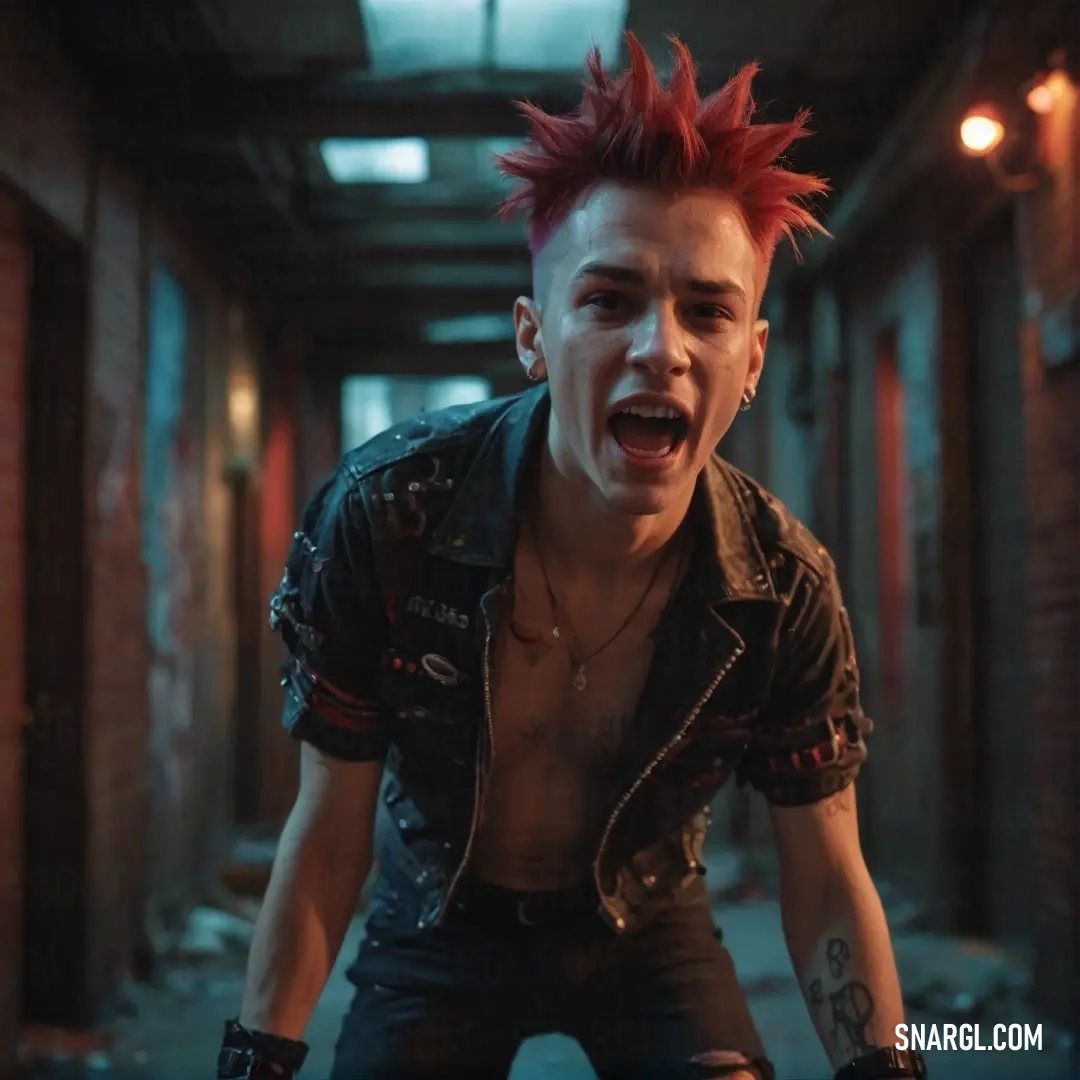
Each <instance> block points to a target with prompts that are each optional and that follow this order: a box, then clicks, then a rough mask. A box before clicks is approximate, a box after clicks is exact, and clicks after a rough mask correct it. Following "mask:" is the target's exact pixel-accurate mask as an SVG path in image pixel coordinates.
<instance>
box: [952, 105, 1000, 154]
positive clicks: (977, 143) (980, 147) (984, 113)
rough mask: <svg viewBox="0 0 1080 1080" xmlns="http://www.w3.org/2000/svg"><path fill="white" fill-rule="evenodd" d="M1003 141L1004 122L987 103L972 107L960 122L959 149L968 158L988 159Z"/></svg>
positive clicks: (996, 111)
mask: <svg viewBox="0 0 1080 1080" xmlns="http://www.w3.org/2000/svg"><path fill="white" fill-rule="evenodd" d="M1004 141H1005V121H1004V120H1003V119H1002V117H1001V113H1000V112H999V111H998V109H997V108H995V107H994V106H993V105H991V104H990V103H989V102H981V103H980V104H978V105H973V106H972V107H971V108H970V109H968V111H967V112H966V113H965V114H964V118H963V120H961V121H960V148H961V149H962V150H963V151H964V153H965V154H967V155H968V156H969V157H988V156H989V155H991V154H993V153H994V152H995V151H996V150H997V149H998V147H999V146H1001V144H1002V143H1003V142H1004Z"/></svg>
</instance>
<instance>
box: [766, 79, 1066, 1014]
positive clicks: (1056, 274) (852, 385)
mask: <svg viewBox="0 0 1080 1080" xmlns="http://www.w3.org/2000/svg"><path fill="white" fill-rule="evenodd" d="M1062 100H1063V101H1064V102H1065V103H1064V104H1062V105H1060V106H1059V109H1058V111H1057V112H1056V113H1055V114H1053V115H1052V116H1051V117H1050V118H1049V119H1047V120H1046V121H1044V125H1045V128H1046V130H1043V131H1041V132H1040V133H1039V145H1040V147H1041V150H1042V153H1043V154H1044V157H1045V159H1046V160H1047V162H1048V164H1049V165H1050V166H1051V171H1052V172H1053V175H1054V182H1053V183H1052V184H1050V185H1048V186H1046V187H1044V188H1042V189H1041V190H1040V191H1039V192H1037V193H1035V194H1034V195H1032V196H1027V197H1021V198H1020V199H1018V200H1017V202H1018V205H1019V207H1020V210H1021V213H1020V214H1019V215H1018V222H1019V225H1018V233H1017V246H1018V250H1019V251H1020V252H1022V253H1025V255H1026V258H1025V260H1024V262H1023V306H1024V310H1025V311H1026V312H1027V313H1028V321H1027V322H1026V323H1025V324H1024V325H1023V327H1022V331H1021V334H1020V341H1019V342H1018V343H1017V354H1018V362H1019V363H1020V364H1021V367H1022V376H1023V387H1024V389H1023V401H1022V402H1019V403H1017V404H1018V405H1019V406H1020V407H1021V408H1022V409H1023V411H1024V413H1025V428H1026V439H1027V447H1026V452H1023V451H1022V452H1021V454H1022V456H1021V458H1020V460H1019V461H1018V463H1017V464H1018V467H1019V468H1020V469H1021V470H1023V471H1024V473H1025V480H1026V483H1025V487H1026V496H1027V511H1028V518H1029V520H1028V538H1027V561H1028V564H1029V566H1030V587H1029V589H1028V591H1027V593H1026V595H1025V594H1024V591H1023V590H1018V595H1017V598H1016V599H1017V617H1018V618H1020V619H1026V620H1027V625H1028V645H1027V654H1028V655H1027V657H1026V658H1025V657H1021V658H1018V659H1017V663H1018V664H1024V663H1025V661H1026V663H1027V667H1028V685H1029V686H1030V688H1031V689H1030V704H1029V708H1028V709H1027V711H1026V715H1023V716H1017V717H1016V733H1017V735H1018V736H1019V737H1022V738H1024V739H1026V740H1027V742H1028V745H1029V746H1030V749H1031V782H1030V787H1031V790H1032V793H1033V801H1034V812H1033V819H1032V826H1031V837H1030V840H1031V844H1032V847H1033V852H1034V880H1033V881H1032V882H1031V887H1030V888H1029V889H1027V890H1026V895H1027V897H1028V898H1029V899H1028V904H1029V909H1028V916H1029V920H1030V923H1031V926H1032V927H1033V935H1032V936H1033V942H1034V946H1035V950H1036V955H1037V971H1036V996H1037V998H1038V1000H1039V1002H1040V1004H1041V1005H1042V1006H1043V1008H1044V1009H1045V1010H1046V1012H1047V1013H1048V1014H1049V1015H1050V1016H1051V1017H1052V1018H1054V1019H1056V1020H1058V1021H1059V1022H1062V1023H1064V1024H1066V1025H1070V1026H1072V1027H1074V1028H1075V1025H1076V1017H1077V1016H1080V984H1078V979H1077V974H1076V973H1077V971H1078V969H1080V963H1078V960H1080V934H1078V933H1077V929H1076V912H1077V910H1078V907H1080V878H1078V873H1077V868H1076V861H1075V851H1076V847H1077V841H1078V831H1080V830H1078V826H1077V822H1078V821H1080V797H1078V789H1077V785H1076V779H1075V778H1076V776H1077V775H1078V769H1080V734H1078V729H1077V725H1076V716H1077V715H1078V714H1080V674H1078V670H1080V669H1078V668H1077V665H1076V661H1075V652H1076V649H1075V642H1076V641H1077V639H1078V637H1080V543H1078V541H1080V429H1078V427H1077V424H1076V417H1077V415H1080V412H1078V410H1080V355H1076V356H1074V360H1073V362H1072V363H1065V364H1062V365H1061V366H1060V367H1048V366H1047V365H1046V363H1045V352H1046V350H1045V349H1044V348H1043V342H1044V339H1043V337H1042V332H1043V329H1044V321H1043V319H1042V316H1041V315H1040V314H1039V313H1040V312H1042V313H1047V312H1060V311H1061V310H1064V309H1065V308H1066V307H1067V305H1068V304H1069V303H1070V302H1071V303H1073V304H1075V303H1076V300H1075V298H1076V297H1077V296H1078V295H1080V198H1078V192H1080V123H1078V122H1077V118H1078V116H1080V112H1078V111H1077V98H1076V96H1075V95H1073V96H1069V95H1066V97H1065V98H1063V99H1062ZM1066 113H1067V114H1068V115H1066ZM928 193H932V197H930V196H929V195H928ZM1010 198H1013V196H1010V195H1008V194H1007V193H1005V192H1003V191H1001V190H1000V189H998V188H996V187H995V186H994V185H993V184H992V183H991V181H990V179H989V177H988V175H987V173H986V171H985V168H984V166H983V165H982V164H981V163H978V162H963V161H957V160H952V159H943V160H941V161H939V162H938V163H937V164H936V165H935V166H934V167H933V170H932V172H931V173H930V174H928V175H926V176H924V177H922V178H921V180H920V182H919V183H918V184H917V185H916V186H915V187H913V188H912V189H911V190H910V192H909V194H908V195H907V196H905V197H904V198H902V199H898V200H897V201H895V202H894V203H893V205H892V206H890V207H889V208H888V210H887V212H886V213H885V214H883V215H881V216H880V217H878V218H877V219H876V220H875V221H873V222H870V223H867V225H866V227H864V228H863V229H862V231H861V233H860V234H859V236H858V237H857V238H846V239H845V240H844V241H843V242H842V243H841V244H840V245H838V248H837V249H836V250H835V253H834V255H833V257H832V260H831V262H830V263H829V264H827V265H826V266H825V267H823V268H822V269H820V270H819V271H817V277H816V282H815V309H820V311H821V315H820V318H819V317H818V316H815V317H813V318H812V319H811V320H810V324H809V327H808V330H800V329H798V328H796V330H795V331H794V334H795V337H794V341H795V342H796V343H797V342H799V340H800V338H799V335H800V334H802V333H806V338H805V341H806V342H807V343H808V344H807V346H806V347H808V348H809V350H810V353H811V357H812V363H813V366H814V370H815V378H814V381H815V384H816V385H817V387H818V391H817V399H818V406H819V407H818V408H817V410H816V414H815V420H816V424H817V430H816V431H815V433H814V434H813V435H812V437H811V444H812V446H813V447H815V448H820V447H821V446H822V445H823V444H824V443H823V440H824V439H825V432H824V431H822V430H821V427H822V425H823V424H824V423H825V422H826V421H825V417H826V416H827V414H828V410H827V409H823V408H821V407H820V406H821V403H822V399H823V395H827V394H828V393H830V392H831V387H833V386H835V385H837V384H836V383H835V382H834V381H833V379H834V377H835V374H836V372H837V371H839V372H840V374H841V376H842V377H843V379H844V381H845V383H846V386H847V393H848V408H847V414H848V415H847V421H846V424H845V426H844V428H843V431H842V436H843V441H844V443H845V444H846V452H845V453H844V454H843V455H842V456H841V459H840V460H841V461H843V460H846V461H847V463H848V464H847V471H846V474H845V475H843V476H842V477H840V478H839V479H841V480H842V481H843V483H842V484H835V483H834V484H833V486H834V487H835V491H836V492H842V493H843V496H844V505H843V507H842V508H837V507H834V508H833V511H832V512H831V513H828V514H826V517H827V518H828V519H829V520H826V521H823V522H816V521H815V520H814V518H815V516H816V515H817V514H819V513H820V512H821V510H822V509H823V504H822V503H821V502H820V501H819V502H817V503H815V504H814V509H813V511H812V512H811V513H810V514H809V515H808V516H809V520H810V524H811V525H814V526H816V527H817V528H818V529H819V531H820V532H821V533H822V534H823V535H825V536H826V537H828V538H829V540H830V543H831V545H832V547H833V550H834V553H835V554H836V555H837V557H838V559H839V561H840V570H841V577H842V579H843V580H844V583H845V590H846V594H847V601H848V606H849V609H850V611H851V614H852V620H853V624H854V630H855V635H856V641H857V644H858V646H859V649H860V655H861V667H862V673H863V684H864V696H865V698H866V704H867V708H868V711H869V712H870V713H871V715H874V716H875V719H876V720H877V721H878V727H877V730H876V732H875V734H874V736H873V743H872V753H871V763H870V765H869V767H868V769H867V772H866V780H865V782H864V784H863V794H862V796H861V798H860V805H861V806H862V814H863V816H864V817H865V818H866V829H865V834H866V844H867V848H868V854H869V856H870V861H871V865H872V869H874V870H875V871H876V872H877V873H879V874H880V875H882V876H884V877H886V878H889V879H891V880H893V881H895V882H898V883H900V884H902V885H904V886H906V887H907V889H908V891H909V892H910V893H912V894H914V895H915V896H917V897H918V898H919V899H920V900H921V901H922V902H923V903H924V904H925V905H927V906H928V907H929V910H930V913H931V917H932V918H933V920H934V921H935V922H936V924H937V925H939V926H941V927H943V928H944V927H953V928H959V929H962V930H971V929H973V928H974V926H975V923H976V922H977V919H976V917H975V916H973V912H974V911H976V910H977V909H978V908H979V906H980V905H979V903H978V902H973V900H972V897H971V896H970V895H968V896H965V893H968V894H970V893H971V891H972V890H973V889H978V888H979V887H982V888H983V889H985V888H986V880H987V879H986V877H985V875H986V868H985V867H983V868H982V869H981V870H980V868H979V867H978V866H977V865H975V864H977V863H978V858H979V857H976V858H975V859H973V858H972V852H971V845H972V843H973V841H974V840H978V838H979V836H980V835H981V834H985V831H986V829H985V820H980V814H981V813H982V811H981V810H980V808H979V806H978V804H977V802H975V801H974V786H973V785H974V784H976V783H977V782H978V780H977V778H976V779H974V780H973V777H972V774H973V772H974V771H976V770H977V769H978V768H979V758H980V755H985V746H983V745H981V744H984V743H985V740H986V739H987V738H990V737H991V733H990V732H988V731H987V729H986V723H985V721H986V718H985V717H979V716H977V715H975V709H974V700H975V696H976V695H975V694H974V692H973V688H974V689H978V686H979V680H980V678H983V679H984V675H981V673H980V672H979V670H977V668H975V667H974V666H973V664H974V663H975V661H976V658H977V654H976V653H975V652H974V651H973V641H974V638H975V635H976V633H977V631H978V629H979V628H977V627H974V626H973V625H972V620H973V612H974V611H975V610H976V604H975V600H977V599H978V598H976V597H973V595H972V587H973V580H974V579H973V575H972V559H973V557H974V555H975V552H976V550H977V541H978V537H977V536H976V535H975V534H974V532H973V529H974V528H975V519H974V517H973V510H972V485H973V482H974V478H975V474H974V471H973V470H974V463H973V461H972V458H971V447H970V443H971V439H972V436H971V425H972V423H973V422H974V420H975V419H976V418H975V417H974V416H972V415H971V409H972V402H971V400H970V395H971V386H970V382H969V372H970V367H969V364H970V360H969V357H970V350H971V348H972V340H971V338H970V335H969V326H968V318H969V316H968V313H967V310H966V302H967V296H966V295H965V280H964V262H965V259H969V258H970V253H969V252H970V249H969V245H970V244H971V243H972V240H973V237H974V236H975V235H976V234H977V233H979V231H980V230H981V229H982V228H983V226H984V225H987V224H988V223H989V222H991V221H992V220H993V218H994V216H995V214H996V213H997V212H998V211H1000V210H1001V209H1003V207H1004V206H1005V204H1006V203H1007V201H1008V200H1009V199H1010ZM792 287H794V286H792ZM803 287H804V284H803V283H799V288H803ZM1074 326H1075V323H1074ZM886 332H892V333H895V341H896V353H897V359H898V362H899V367H900V371H901V375H902V380H903V383H904V387H905V396H906V421H905V426H904V434H905V442H906V446H905V473H906V484H907V491H906V493H905V498H904V505H905V509H906V513H907V516H908V522H907V531H906V535H905V537H904V538H903V543H904V549H905V557H906V558H907V559H908V560H909V561H908V566H907V570H906V572H907V574H908V590H907V618H906V627H905V635H906V639H907V655H906V660H905V675H904V679H903V686H904V697H903V701H902V705H901V707H900V708H899V709H898V710H897V709H893V710H891V711H890V710H888V709H887V708H886V707H885V702H884V700H883V680H882V667H883V665H882V655H881V652H882V626H881V609H880V603H879V600H880V598H879V559H880V552H881V548H880V543H879V537H878V499H879V496H880V489H879V484H878V476H877V473H876V461H875V458H876V455H875V453H874V452H873V451H874V447H875V444H876V441H877V423H878V421H877V416H876V409H875V399H876V391H877V386H876V382H877V379H876V354H877V351H878V347H879V346H878V343H879V341H880V340H881V335H882V334H883V333H886ZM790 335H791V329H790V328H789V330H788V333H787V334H785V339H784V343H783V347H782V348H781V349H780V350H779V356H780V357H781V359H782V360H784V359H785V358H787V357H788V356H790V355H791V352H792V349H793V342H792V340H790ZM1078 337H1080V328H1077V329H1076V330H1074V337H1073V352H1074V354H1075V353H1077V352H1078V350H1077V339H1078ZM1046 340H1048V341H1049V340H1050V339H1049V338H1048V339H1046ZM1053 340H1054V341H1055V342H1060V340H1061V335H1060V333H1059V334H1058V335H1056V337H1055V338H1054V339H1053ZM770 348H771V349H773V367H772V370H771V371H770V372H768V373H767V375H766V378H770V377H772V378H775V377H776V374H777V372H776V367H775V357H776V355H777V352H776V350H775V343H774V345H773V346H771V347H770ZM776 381H777V383H781V382H783V381H784V379H783V378H781V379H777V380H776ZM779 396H780V388H779V386H778V387H776V388H774V389H773V390H771V391H770V392H768V393H766V394H765V395H764V400H763V404H764V406H765V408H766V409H767V410H768V413H769V418H770V421H771V423H772V424H773V425H777V424H784V423H790V420H788V419H786V418H785V417H784V416H783V411H782V408H781V405H782V402H781V401H780V400H778V398H779ZM994 404H995V405H998V406H1000V405H1001V404H1002V403H1001V402H995V403H994ZM759 423H764V421H759ZM794 438H795V435H794V433H790V434H789V436H788V437H787V438H786V439H783V438H780V439H778V438H777V437H776V435H775V434H774V435H773V437H772V438H771V440H770V445H771V446H772V447H773V459H774V462H775V463H780V462H782V461H784V460H785V459H786V455H784V454H783V453H781V454H780V455H779V456H778V455H777V447H781V448H782V447H783V446H784V445H786V444H787V443H790V442H791V441H792V440H793V439H794ZM744 441H745V439H744ZM813 455H814V460H815V462H818V463H819V466H820V460H821V459H820V456H819V455H818V453H817V450H816V449H815V450H814V451H813ZM818 471H820V469H819V470H818ZM770 473H771V471H770ZM792 476H793V474H791V475H789V476H788V478H787V479H788V481H789V482H790V481H791V479H792ZM763 479H771V480H772V482H773V483H774V485H775V483H776V480H777V479H779V480H780V481H781V482H783V480H784V477H779V478H776V477H772V476H771V475H770V476H769V477H765V476H763ZM822 479H823V478H822V477H821V476H820V475H818V476H817V477H815V480H816V481H817V482H818V483H819V484H820V483H821V482H822ZM834 494H835V493H834ZM919 532H921V533H923V535H924V539H925V540H927V541H928V542H927V543H926V544H925V545H924V549H923V550H924V553H925V552H926V551H929V552H930V558H929V561H924V562H923V563H922V564H918V560H917V559H916V546H917V545H916V539H917V533H919ZM1019 554H1020V553H1018V557H1019ZM920 573H922V574H923V575H924V576H925V577H926V578H928V579H929V581H928V582H924V584H928V585H929V586H930V588H929V595H930V599H931V605H930V608H929V609H928V610H927V609H924V610H922V611H921V612H920V611H919V608H918V605H917V602H916V600H917V590H918V586H919V583H920V582H919V577H918V575H919V574H920ZM999 756H1000V755H999ZM1018 760H1019V759H1018ZM983 816H984V817H985V815H983ZM983 842H984V843H988V844H993V838H992V837H989V838H984V840H983ZM972 869H974V870H975V873H976V877H975V878H974V879H969V878H968V876H967V874H968V871H969V870H972ZM976 882H981V886H980V885H979V884H976ZM1017 936H1021V935H1017Z"/></svg>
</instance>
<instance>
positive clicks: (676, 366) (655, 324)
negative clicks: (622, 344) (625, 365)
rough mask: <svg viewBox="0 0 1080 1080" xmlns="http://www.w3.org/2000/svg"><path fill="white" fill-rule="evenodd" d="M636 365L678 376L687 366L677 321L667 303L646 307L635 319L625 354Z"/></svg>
mask: <svg viewBox="0 0 1080 1080" xmlns="http://www.w3.org/2000/svg"><path fill="white" fill-rule="evenodd" d="M626 359H627V361H628V362H629V363H630V364H632V365H633V366H634V367H636V368H641V369H648V370H649V371H651V372H654V373H656V374H657V375H682V374H685V373H686V372H687V371H688V370H689V368H690V361H689V358H688V357H687V355H686V349H685V343H684V341H683V335H682V332H681V330H680V327H679V320H678V317H677V316H676V314H675V312H674V310H672V308H671V307H670V306H669V305H667V304H657V305H655V306H653V307H650V308H649V310H648V311H647V312H645V314H644V315H643V316H642V318H641V319H640V320H639V321H638V323H637V326H636V327H635V330H634V339H633V342H632V343H631V346H630V349H629V351H628V352H627V354H626Z"/></svg>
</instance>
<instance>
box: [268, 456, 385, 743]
mask: <svg viewBox="0 0 1080 1080" xmlns="http://www.w3.org/2000/svg"><path fill="white" fill-rule="evenodd" d="M355 487H356V485H355V481H354V480H353V479H352V478H351V477H350V476H349V474H348V473H347V472H345V471H344V470H341V469H339V470H338V471H337V472H335V473H334V475H333V476H331V477H330V478H329V479H328V480H327V481H326V482H325V483H324V484H323V485H322V487H321V488H320V489H319V490H318V491H317V492H316V493H315V495H314V496H313V498H312V499H311V501H310V502H309V503H308V505H307V507H306V508H305V510H304V513H303V515H302V517H301V520H300V524H299V527H298V528H297V530H296V533H295V534H294V536H293V543H292V548H291V550H290V552H289V557H288V560H287V562H286V565H285V574H284V576H283V577H282V580H281V584H280V586H279V587H278V589H277V592H275V593H274V595H273V597H272V599H271V601H270V625H271V627H272V628H273V629H274V630H276V631H277V632H278V633H280V635H281V637H282V639H283V640H284V642H285V644H286V646H287V647H288V650H289V655H288V657H287V659H286V661H285V664H284V667H283V673H284V678H283V680H282V685H283V686H284V687H285V707H284V716H283V722H284V724H285V726H286V728H287V729H288V730H289V732H290V733H291V734H292V735H293V736H294V737H295V738H297V739H301V740H303V741H305V742H308V743H311V744H312V745H314V746H316V747H318V748H319V749H320V750H322V751H323V752H324V753H327V754H329V755H331V756H333V757H337V758H342V759H344V760H348V761H378V760H381V759H382V758H383V757H384V756H385V754H386V750H387V747H388V744H389V738H390V732H389V721H388V717H387V712H386V710H385V708H384V707H383V706H382V705H381V703H380V701H379V695H378V690H377V685H376V678H377V672H378V657H379V654H380V652H381V649H382V647H383V646H382V644H381V643H382V641H383V639H384V637H385V632H386V617H385V614H384V611H383V605H382V604H381V603H380V600H379V592H378V589H377V587H376V584H375V580H374V573H373V569H372V558H371V541H370V534H369V530H368V524H367V518H366V515H365V513H364V509H363V507H362V505H361V501H360V499H359V497H358V495H357V494H356V490H355Z"/></svg>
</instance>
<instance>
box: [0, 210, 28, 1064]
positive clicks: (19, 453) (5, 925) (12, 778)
mask: <svg viewBox="0 0 1080 1080" xmlns="http://www.w3.org/2000/svg"><path fill="white" fill-rule="evenodd" d="M27 269H28V268H27V259H26V253H25V250H24V247H23V242H22V237H21V233H20V222H19V214H18V208H17V207H16V205H15V203H14V202H13V201H12V200H11V199H10V198H9V197H8V196H7V194H6V193H5V192H4V191H2V190H0V610H2V611H5V612H9V613H10V612H19V611H21V610H22V606H23V594H22V574H21V570H22V561H23V556H22V548H23V527H22V522H23V468H22V457H23V390H24V385H25V369H24V363H23V354H24V348H25V338H26V318H27ZM24 701H25V698H24V695H23V642H22V627H21V625H20V621H19V620H18V619H17V618H15V619H13V618H6V617H5V618H4V619H3V620H0V1076H3V1075H5V1074H6V1072H7V1070H8V1069H10V1068H12V1067H13V1058H12V1054H13V1048H14V1045H15V1019H16V1013H17V1005H18V997H19V977H18V972H19V944H20V936H21V909H22V905H21V883H20V871H21V866H22V852H21V840H22V830H21V828H20V827H19V825H20V821H21V801H20V794H21V784H20V770H21V765H22V747H21V744H20V735H19V731H20V728H21V726H22V722H23V717H24Z"/></svg>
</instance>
